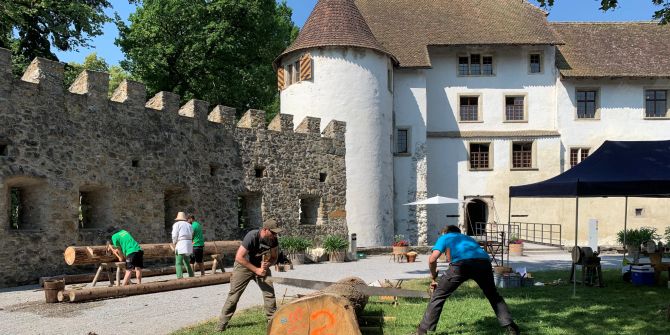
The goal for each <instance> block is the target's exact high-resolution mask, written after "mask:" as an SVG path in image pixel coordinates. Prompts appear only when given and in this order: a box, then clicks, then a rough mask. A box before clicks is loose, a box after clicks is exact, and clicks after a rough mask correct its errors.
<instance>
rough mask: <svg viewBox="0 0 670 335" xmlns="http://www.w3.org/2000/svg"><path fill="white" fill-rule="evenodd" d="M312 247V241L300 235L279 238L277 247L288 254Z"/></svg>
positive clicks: (301, 251)
mask: <svg viewBox="0 0 670 335" xmlns="http://www.w3.org/2000/svg"><path fill="white" fill-rule="evenodd" d="M311 247H312V241H310V240H308V239H306V238H304V237H300V236H285V237H280V238H279V248H281V249H282V250H284V251H286V252H287V253H289V254H296V253H303V252H305V251H306V250H307V249H308V248H311Z"/></svg>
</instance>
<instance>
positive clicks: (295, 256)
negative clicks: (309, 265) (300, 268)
mask: <svg viewBox="0 0 670 335" xmlns="http://www.w3.org/2000/svg"><path fill="white" fill-rule="evenodd" d="M288 259H289V260H291V264H294V265H300V264H305V253H303V252H301V253H292V254H289V255H288Z"/></svg>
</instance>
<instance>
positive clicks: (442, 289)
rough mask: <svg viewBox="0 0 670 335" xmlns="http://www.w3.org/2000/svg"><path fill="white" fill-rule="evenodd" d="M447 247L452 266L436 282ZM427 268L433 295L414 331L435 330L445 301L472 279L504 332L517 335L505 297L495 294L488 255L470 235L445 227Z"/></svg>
mask: <svg viewBox="0 0 670 335" xmlns="http://www.w3.org/2000/svg"><path fill="white" fill-rule="evenodd" d="M447 249H449V250H450V252H451V265H450V266H449V269H448V270H447V272H446V274H445V275H443V276H442V277H441V278H440V279H439V281H438V278H437V259H438V258H439V257H440V255H441V254H442V253H443V252H445V251H446V250H447ZM428 267H429V268H430V274H431V276H432V279H433V280H432V281H431V283H430V289H431V290H433V295H432V297H431V299H430V302H429V303H428V308H426V312H425V314H424V316H423V320H421V323H420V324H419V327H418V329H417V334H419V335H423V334H426V333H427V332H428V331H435V328H436V327H437V322H438V321H439V320H440V314H441V313H442V307H443V306H444V303H445V301H446V300H447V298H449V296H450V295H451V294H452V293H454V291H456V289H457V288H458V287H459V286H460V285H461V284H462V283H464V282H465V281H467V280H468V279H472V280H474V281H475V282H476V283H477V285H479V288H480V289H481V290H482V291H483V292H484V295H486V298H487V299H488V300H489V303H490V304H491V307H492V308H493V311H494V312H495V313H496V316H497V317H498V322H499V323H500V325H501V326H503V327H505V328H506V329H507V333H508V334H520V332H519V326H517V324H516V323H514V321H513V320H512V315H511V314H510V312H509V309H508V308H507V304H506V303H505V299H503V297H501V296H500V294H498V290H497V289H496V286H495V284H494V283H493V271H492V270H491V260H490V259H489V255H488V254H487V253H486V252H485V251H484V250H483V249H482V248H481V247H480V246H479V243H477V241H475V240H474V239H473V238H472V237H470V236H467V235H463V234H461V230H460V229H458V227H456V226H449V227H447V231H446V234H444V235H442V236H440V237H439V238H438V239H437V242H436V243H435V246H434V247H433V253H432V254H431V255H430V257H429V258H428Z"/></svg>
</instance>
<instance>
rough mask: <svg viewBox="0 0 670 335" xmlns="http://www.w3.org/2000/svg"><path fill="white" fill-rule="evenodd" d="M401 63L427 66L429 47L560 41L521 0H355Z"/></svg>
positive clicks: (540, 15)
mask: <svg viewBox="0 0 670 335" xmlns="http://www.w3.org/2000/svg"><path fill="white" fill-rule="evenodd" d="M355 2H356V5H357V6H358V9H359V10H360V12H361V13H362V14H363V17H364V18H365V20H366V22H367V24H368V26H369V27H370V29H372V32H373V33H374V36H375V37H376V38H377V41H379V42H380V43H381V45H382V46H383V47H384V48H386V50H389V51H390V52H391V53H392V54H393V55H394V56H395V57H396V58H397V59H398V61H399V65H400V67H430V66H431V64H430V59H429V56H428V46H452V45H453V46H455V45H542V44H544V45H547V44H550V45H552V44H561V43H562V41H561V39H560V38H559V37H558V36H557V35H556V34H554V32H553V31H552V29H551V27H550V26H549V24H548V22H547V20H546V13H545V12H543V11H542V10H540V9H539V8H538V7H536V6H534V5H532V4H530V3H528V2H526V1H525V0H356V1H355Z"/></svg>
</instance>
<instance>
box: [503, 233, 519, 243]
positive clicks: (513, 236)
mask: <svg viewBox="0 0 670 335" xmlns="http://www.w3.org/2000/svg"><path fill="white" fill-rule="evenodd" d="M507 243H509V244H523V240H522V239H520V238H519V236H517V235H516V234H511V235H510V236H509V240H507Z"/></svg>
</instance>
